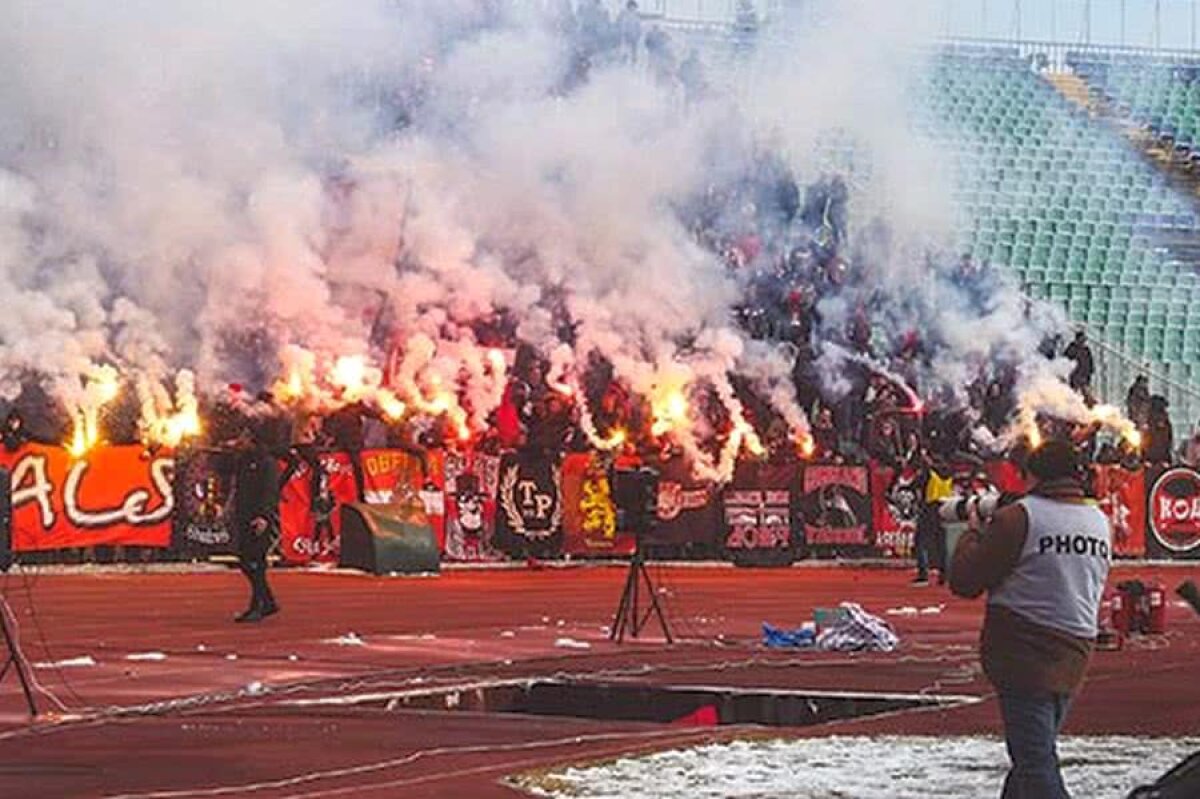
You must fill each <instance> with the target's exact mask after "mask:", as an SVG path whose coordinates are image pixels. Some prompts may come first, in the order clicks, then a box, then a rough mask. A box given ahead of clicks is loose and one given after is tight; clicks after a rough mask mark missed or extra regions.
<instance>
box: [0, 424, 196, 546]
mask: <svg viewBox="0 0 1200 799" xmlns="http://www.w3.org/2000/svg"><path fill="white" fill-rule="evenodd" d="M0 465H2V466H4V468H6V469H8V470H9V472H10V473H11V475H12V549H13V551H14V552H33V551H37V550H48V549H68V548H72V547H93V546H100V545H121V546H144V547H163V548H166V547H169V546H170V545H171V514H172V512H173V511H174V510H175V497H174V490H173V486H172V481H173V479H174V472H175V460H174V457H173V456H171V455H161V454H160V455H156V456H149V455H147V454H146V452H145V450H144V449H143V448H142V447H132V446H131V447H98V448H96V449H94V450H92V451H91V452H89V453H88V454H87V455H85V456H84V457H82V458H78V459H75V458H72V457H71V456H70V454H68V453H67V451H66V450H65V449H63V448H61V447H48V446H44V445H41V444H27V445H25V446H23V447H21V448H20V449H18V450H17V451H15V452H0Z"/></svg>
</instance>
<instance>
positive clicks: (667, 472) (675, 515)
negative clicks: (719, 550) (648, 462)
mask: <svg viewBox="0 0 1200 799" xmlns="http://www.w3.org/2000/svg"><path fill="white" fill-rule="evenodd" d="M656 515H657V519H658V524H657V525H656V526H655V529H654V530H653V531H651V533H650V535H648V536H647V539H646V540H647V541H648V542H649V543H652V544H663V545H667V546H689V545H691V546H709V547H711V546H712V545H714V544H715V543H716V540H717V531H718V530H719V529H720V527H721V506H720V504H719V503H718V501H717V487H716V485H714V484H713V483H711V482H708V481H705V480H698V479H696V478H695V477H694V476H693V474H692V467H691V464H689V463H688V462H687V461H686V460H685V459H684V458H683V457H681V456H676V457H674V458H671V459H670V460H668V461H666V462H665V463H663V464H662V466H661V468H660V471H659V478H658V507H657V514H656Z"/></svg>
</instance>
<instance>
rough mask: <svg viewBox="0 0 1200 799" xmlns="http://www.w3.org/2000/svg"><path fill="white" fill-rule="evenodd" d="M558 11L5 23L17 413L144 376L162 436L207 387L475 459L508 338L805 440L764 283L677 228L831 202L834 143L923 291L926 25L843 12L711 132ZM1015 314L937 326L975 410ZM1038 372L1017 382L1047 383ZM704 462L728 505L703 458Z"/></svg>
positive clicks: (1, 279)
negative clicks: (761, 319) (422, 423)
mask: <svg viewBox="0 0 1200 799" xmlns="http://www.w3.org/2000/svg"><path fill="white" fill-rule="evenodd" d="M544 5H545V4H542V3H533V2H530V3H520V2H516V3H497V2H491V1H490V0H362V2H356V3H351V4H346V3H339V2H333V1H332V0H330V1H328V2H322V1H320V0H317V1H316V2H306V3H301V4H295V3H289V2H284V0H255V2H251V3H245V2H220V1H216V2H204V3H195V2H165V3H164V2H153V0H134V1H133V2H127V3H121V4H115V5H114V4H97V3H90V2H84V1H83V0H79V2H70V0H61V2H55V3H44V2H39V1H38V0H11V2H9V3H7V4H5V6H4V9H3V11H0V76H2V77H0V291H3V292H4V296H5V297H6V298H7V299H8V301H9V308H10V310H9V312H8V313H6V314H4V315H3V316H2V317H0V393H2V394H3V396H4V397H5V398H9V399H11V398H12V397H13V396H14V395H15V394H16V393H17V392H18V391H19V389H20V385H21V381H22V380H23V379H27V378H28V376H29V375H30V374H32V373H36V374H37V375H39V376H40V377H41V378H42V379H43V380H44V381H46V382H48V384H49V385H50V386H51V387H52V388H53V390H54V391H55V392H57V394H58V396H59V397H60V398H62V399H63V400H64V401H65V402H67V403H69V404H71V405H73V406H78V405H79V403H81V402H82V397H83V395H84V394H86V385H87V378H88V375H90V374H92V373H93V372H94V370H95V368H96V367H97V366H98V365H105V364H108V365H114V366H116V367H117V368H118V369H119V370H120V371H121V372H122V374H124V375H127V376H129V377H131V378H132V377H134V376H137V377H136V379H137V380H139V381H141V389H140V395H141V400H142V405H143V407H144V408H145V409H147V410H146V412H145V414H144V415H148V416H149V417H150V419H149V420H144V424H165V423H166V422H164V421H163V420H164V419H166V420H169V419H171V418H173V417H172V416H171V414H172V413H175V412H176V411H178V410H179V409H180V408H184V407H186V408H190V407H192V406H193V404H194V402H193V399H192V395H193V391H192V386H193V382H192V377H191V373H190V372H189V374H188V375H187V376H186V377H185V378H183V379H182V380H181V381H178V382H177V384H176V390H175V392H174V398H172V392H171V391H167V390H166V389H164V388H163V386H164V384H167V383H168V382H169V381H170V380H171V377H170V376H171V374H172V373H174V372H176V371H178V370H180V369H187V370H192V371H194V373H195V384H196V387H197V389H198V390H199V391H201V392H203V391H205V390H209V391H212V390H215V389H216V388H217V387H219V386H220V385H222V384H223V383H225V382H231V381H232V382H239V383H246V384H248V385H250V386H252V387H254V388H261V387H268V386H272V385H274V386H275V388H276V389H277V390H278V391H282V393H283V394H284V396H285V397H287V396H288V395H289V392H292V393H294V394H295V396H294V397H291V398H292V399H295V398H296V397H299V396H303V397H305V398H307V401H308V402H309V403H310V404H316V405H321V404H325V403H336V402H339V401H344V400H352V399H362V398H363V396H362V395H363V394H367V395H370V396H369V398H373V399H374V401H375V402H377V404H380V405H383V406H386V407H385V408H384V410H385V411H387V412H389V413H391V410H389V409H393V410H395V412H396V413H399V412H400V409H401V407H402V406H404V407H406V408H407V409H408V410H414V409H415V410H416V411H417V412H423V413H431V414H433V413H435V414H442V413H445V414H447V415H448V417H449V418H450V420H451V421H452V422H453V423H454V424H455V425H456V426H458V427H460V428H462V427H467V428H471V429H478V428H479V427H481V426H482V425H483V424H484V423H485V421H486V418H487V413H488V411H490V410H491V409H492V408H494V407H495V406H496V405H497V404H498V402H499V400H500V396H501V393H502V391H503V384H504V379H505V374H506V369H507V368H508V366H509V364H506V363H504V361H503V358H502V357H500V356H498V355H497V354H496V353H495V352H494V351H492V350H491V345H490V344H489V343H487V342H483V341H480V340H478V338H479V333H478V331H479V323H480V321H481V320H483V321H493V320H494V321H497V322H499V321H504V320H507V321H509V322H511V323H512V324H513V325H515V332H516V334H517V336H518V337H519V338H520V339H521V340H523V341H525V342H528V343H530V344H532V345H533V346H535V347H536V348H537V349H539V350H540V351H541V352H542V353H543V354H544V355H545V356H546V357H547V358H550V359H551V361H552V363H553V365H554V369H553V370H552V371H553V372H554V375H553V376H554V377H555V378H556V379H559V380H561V381H563V382H564V383H567V384H573V383H575V381H577V380H578V378H579V375H578V374H575V375H572V374H570V371H571V364H572V362H573V363H574V364H575V369H576V370H577V371H578V370H579V369H580V368H581V367H580V366H579V365H580V364H582V363H584V362H585V361H586V359H587V357H588V356H589V354H591V353H598V354H600V355H602V356H604V357H605V358H606V359H607V360H608V361H610V362H611V363H612V364H613V367H614V371H615V373H616V374H617V376H618V377H620V378H622V379H623V380H624V381H626V382H627V383H628V385H629V386H630V387H631V388H632V390H633V391H634V392H636V393H637V394H639V395H642V396H645V397H648V398H651V400H654V399H656V398H663V397H667V396H669V395H672V394H673V392H678V391H685V390H687V389H688V387H689V386H693V385H694V386H701V385H704V386H707V387H708V389H709V390H712V391H713V392H715V393H716V395H717V396H719V397H720V398H721V400H722V402H723V404H724V405H725V406H726V410H727V412H728V414H729V415H730V417H731V418H732V419H734V422H735V430H737V431H738V432H737V435H736V436H735V437H737V438H738V439H739V440H742V439H745V441H746V443H747V444H748V445H755V444H756V441H757V439H756V438H754V437H753V431H752V430H749V431H741V430H740V428H738V425H740V424H744V421H743V420H742V417H741V413H742V411H741V406H740V402H739V400H738V398H737V396H736V394H735V392H734V391H733V390H732V389H731V387H730V384H729V382H728V375H729V374H730V373H731V372H737V373H739V374H742V375H744V376H746V377H747V378H748V379H749V380H750V382H751V384H752V385H753V387H754V388H755V389H757V390H758V391H759V393H760V395H761V396H763V397H764V398H765V399H767V400H768V401H769V403H770V405H771V406H772V407H773V408H774V409H775V410H776V412H778V413H779V414H780V415H782V417H783V418H784V419H785V420H786V421H787V422H788V424H789V426H790V427H791V428H792V430H793V431H794V432H796V433H797V434H802V433H803V431H804V430H805V429H806V422H805V420H804V418H803V414H802V413H801V412H800V410H799V409H798V408H797V407H796V405H795V399H794V396H793V394H794V392H793V390H792V387H791V384H790V360H789V357H788V354H787V353H786V351H781V350H779V349H778V348H776V347H774V346H771V345H767V344H764V343H762V342H749V341H748V340H747V339H746V337H745V335H744V334H742V333H741V332H739V331H738V330H737V328H736V326H735V324H734V322H733V314H732V309H733V307H734V305H735V304H736V302H737V301H738V299H739V297H740V295H741V293H740V288H739V285H738V280H737V279H736V278H735V277H732V276H731V275H730V274H729V272H728V271H727V269H726V267H725V265H724V264H723V263H721V261H720V260H719V259H718V258H717V257H716V256H715V255H714V254H713V253H712V252H711V251H710V250H708V249H706V248H704V247H702V246H701V245H700V244H699V243H697V241H696V240H695V237H694V235H693V234H692V231H689V230H687V229H686V228H685V227H684V224H683V222H682V221H681V217H680V214H679V206H680V204H681V203H683V202H685V201H686V200H687V199H688V198H691V197H695V196H698V195H701V194H703V193H704V191H705V190H706V187H707V186H708V185H709V184H710V183H712V182H713V181H714V179H715V178H718V177H721V176H726V175H729V174H731V173H733V172H735V171H736V170H738V169H739V168H740V167H741V165H742V164H744V162H745V159H746V152H747V150H748V149H751V148H754V147H768V146H769V147H771V148H777V149H779V150H781V151H782V153H783V154H784V155H785V156H786V159H787V162H788V165H789V166H790V167H791V168H792V169H793V170H795V172H796V173H797V175H798V176H799V177H800V178H801V185H802V186H803V185H804V183H805V182H806V181H807V180H808V179H809V178H815V177H818V176H819V175H820V174H821V173H822V171H823V170H825V169H826V168H827V167H828V166H829V163H828V160H827V159H824V158H823V157H820V156H819V151H820V148H819V147H818V144H819V142H821V141H822V140H823V137H825V136H827V135H828V133H829V131H830V130H831V129H835V128H836V129H838V130H840V131H841V132H842V135H844V136H845V137H846V139H847V140H850V141H853V142H855V145H856V147H857V148H858V150H859V151H861V152H862V153H864V154H865V156H867V157H868V158H869V159H870V160H871V163H872V164H873V169H872V172H871V177H870V178H869V179H861V180H857V181H856V182H854V183H853V186H852V197H851V202H852V204H853V205H854V209H855V210H854V213H855V214H859V213H860V211H861V214H862V218H864V219H867V218H872V219H876V218H877V219H881V220H883V221H884V222H886V226H887V227H888V229H890V230H893V231H899V232H901V233H900V235H899V240H898V241H897V242H895V243H894V245H893V246H892V247H891V248H890V249H889V250H888V251H887V253H886V255H880V261H881V263H880V264H879V265H878V267H877V269H876V274H877V275H878V276H879V279H880V281H881V282H882V283H883V284H885V285H893V286H895V285H901V284H905V285H908V286H910V287H911V285H912V284H913V280H914V276H918V275H919V274H920V271H921V269H923V268H924V265H923V261H922V260H921V259H920V258H918V257H915V253H917V252H918V251H921V250H923V249H924V248H926V247H927V246H928V245H929V244H930V242H935V243H936V242H937V241H940V240H944V238H945V233H946V231H947V229H948V227H949V220H951V219H952V214H951V209H950V206H949V191H948V190H947V187H948V185H949V183H948V180H949V178H948V177H947V176H945V175H942V174H941V173H940V172H939V171H938V170H937V169H936V168H935V167H936V166H937V159H936V154H933V153H931V152H930V151H929V150H928V149H927V148H926V147H924V146H923V145H921V144H920V142H919V140H918V139H917V138H914V137H913V136H911V135H910V134H909V133H907V132H906V129H905V126H904V125H903V124H901V123H900V122H899V120H901V119H902V118H905V117H907V116H908V115H909V111H910V110H911V109H910V103H911V98H912V92H911V91H910V90H911V88H912V86H911V80H910V79H911V78H913V77H914V76H916V75H919V74H920V69H921V59H922V56H921V55H920V53H919V48H916V47H915V46H914V45H915V43H916V42H918V41H919V40H920V39H921V37H922V36H923V35H925V34H926V33H928V31H926V30H924V29H923V20H924V19H926V15H923V14H921V13H913V10H914V9H917V8H919V4H918V5H915V6H914V5H911V4H905V3H901V4H891V3H889V4H879V3H869V2H861V3H849V4H840V5H841V6H843V8H842V9H841V10H839V11H838V12H837V13H836V14H835V16H834V18H833V19H832V20H831V21H829V22H828V23H827V24H826V25H824V26H823V27H822V28H821V29H820V30H818V31H814V32H812V33H811V34H809V35H808V36H805V37H803V38H801V39H799V40H797V41H796V42H795V43H793V45H792V46H791V47H790V48H788V49H787V51H786V52H785V53H783V54H782V55H781V54H780V51H779V49H778V48H766V52H764V53H763V54H762V56H761V58H757V59H755V60H752V61H751V62H749V66H748V67H747V71H746V72H745V73H744V74H745V75H748V76H749V77H748V78H743V79H739V80H733V81H728V82H723V81H721V80H713V81H710V83H712V84H713V85H716V86H718V87H719V86H722V85H724V84H725V83H728V84H729V85H728V88H727V89H726V90H716V91H713V92H710V93H709V94H708V95H707V96H706V97H705V98H703V99H700V98H698V97H697V96H694V94H690V93H689V92H688V91H686V88H687V87H685V86H684V85H682V84H681V81H680V80H678V79H677V78H675V77H671V76H669V75H668V76H664V72H663V69H662V64H661V63H659V64H658V65H657V67H656V66H655V65H654V64H651V65H650V66H647V65H646V60H647V58H646V57H645V54H644V53H643V55H642V57H641V58H640V59H639V63H636V64H633V63H627V61H626V59H622V58H620V57H619V56H614V57H605V58H599V59H596V61H595V63H593V64H592V66H591V70H590V73H589V74H588V76H587V79H586V80H580V79H579V75H578V58H577V52H576V50H577V44H578V42H579V41H580V37H581V36H583V34H577V33H572V32H570V31H564V30H563V24H562V17H561V16H560V15H559V14H557V13H547V12H545V11H544V10H543V6H544ZM551 5H553V4H551ZM560 5H561V4H560ZM673 46H674V50H675V53H674V55H675V57H676V58H679V59H681V58H682V57H683V55H684V51H685V50H686V49H687V46H688V45H686V44H685V43H683V42H680V41H675V42H674V43H673ZM716 47H717V48H718V49H721V48H724V47H726V45H717V46H716ZM671 74H674V73H671ZM868 252H869V251H868ZM1005 302H1007V303H1008V305H1004V304H1003V303H1002V307H1003V308H1005V309H1006V310H1005V311H1004V312H1003V315H998V314H999V312H996V313H993V314H992V316H990V317H989V319H991V320H992V322H991V323H989V324H988V326H987V327H986V328H983V327H979V326H977V325H974V324H973V322H971V320H968V319H964V318H961V315H960V309H959V308H958V307H957V306H956V305H954V304H953V303H952V302H951V301H950V300H947V301H946V304H945V306H944V307H942V308H941V311H942V312H943V314H942V315H941V316H939V317H938V318H937V319H936V320H934V321H932V322H929V323H930V324H931V325H932V326H933V327H935V328H936V329H937V330H938V331H940V332H939V335H940V336H941V337H942V338H944V339H945V341H946V345H947V347H949V348H950V351H952V354H950V355H947V356H944V357H943V358H942V360H941V361H940V362H938V364H937V366H936V368H937V369H940V370H942V371H944V373H945V374H944V377H945V378H946V379H947V380H957V379H959V376H958V375H957V373H956V371H955V370H959V369H961V368H962V364H963V363H964V362H966V361H967V360H968V358H969V356H970V357H973V356H974V355H976V354H978V355H983V354H984V353H985V352H989V351H990V352H996V351H997V350H999V349H1003V348H1004V347H1008V346H1010V344H1009V342H1012V340H1013V330H1014V328H1013V326H1012V317H1011V311H1012V309H1011V308H1009V305H1011V303H1012V301H1005ZM932 305H936V303H933V304H932ZM1014 307H1015V306H1014ZM831 309H832V306H831ZM831 309H827V310H831ZM961 313H967V311H965V310H964V311H961ZM564 318H565V319H568V320H570V322H571V323H572V324H573V332H572V335H571V336H570V339H571V340H570V341H568V342H564V341H563V335H562V333H561V330H560V326H561V322H562V320H563V319H564ZM834 321H835V322H836V321H837V320H836V319H835V320H834ZM927 322H928V320H927ZM964 323H965V326H966V327H969V328H970V333H969V334H962V333H960V332H957V331H959V330H960V328H962V327H963V326H964ZM987 331H994V335H993V334H992V333H990V332H987ZM985 335H986V337H987V341H986V342H985V341H984V338H983V337H984V336H985ZM1027 338H1029V341H1025V340H1024V339H1021V340H1020V341H1018V342H1015V343H1011V348H1012V349H1015V350H1018V351H1019V353H1018V354H1019V355H1020V354H1024V353H1031V352H1032V351H1033V347H1034V346H1036V342H1035V341H1034V338H1035V337H1034V336H1033V335H1032V334H1029V335H1028V336H1027ZM564 346H565V347H567V349H566V350H565V351H564V349H563V348H564ZM393 347H398V351H397V352H395V353H393V352H392V349H393ZM347 358H355V359H361V363H359V362H358V361H355V362H354V363H350V362H347V361H346V360H345V359H347ZM347 371H349V372H352V373H353V375H352V377H353V379H355V380H358V379H361V380H362V381H363V382H362V384H361V385H359V386H356V387H354V390H353V391H351V390H349V389H348V387H347V386H346V385H344V383H345V381H346V379H348V378H346V377H345V374H346V373H347ZM339 374H341V375H342V377H339V376H338V375H339ZM384 384H390V386H389V388H387V389H386V391H385V390H384V388H383V387H384ZM380 392H384V393H382V394H381V393H380ZM156 420H157V421H156ZM680 428H681V429H680V430H679V431H678V432H679V435H680V436H681V438H683V439H684V445H685V448H687V449H688V450H689V451H691V452H692V453H693V455H694V456H695V457H696V458H697V459H698V460H701V461H705V463H706V468H707V469H708V470H711V471H715V472H725V471H727V469H726V465H727V464H726V462H727V461H728V460H729V456H728V454H727V453H726V454H725V455H724V456H719V457H718V458H717V460H716V461H714V460H712V457H711V455H705V454H704V453H703V452H702V451H701V447H700V445H699V443H698V441H697V439H696V438H695V436H699V435H702V434H703V433H704V426H703V425H698V426H697V429H696V432H695V434H693V432H692V430H691V428H690V426H689V425H681V426H680ZM603 432H604V431H601V433H603Z"/></svg>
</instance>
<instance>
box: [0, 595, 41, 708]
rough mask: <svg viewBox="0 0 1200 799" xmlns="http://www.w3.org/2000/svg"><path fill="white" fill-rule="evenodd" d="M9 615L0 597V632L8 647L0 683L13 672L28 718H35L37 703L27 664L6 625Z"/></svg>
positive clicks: (15, 639)
mask: <svg viewBox="0 0 1200 799" xmlns="http://www.w3.org/2000/svg"><path fill="white" fill-rule="evenodd" d="M10 613H12V608H11V607H10V606H9V604H8V599H7V598H5V597H4V596H0V630H3V632H4V644H5V646H7V647H8V658H7V659H6V660H5V661H4V665H3V666H2V667H0V682H3V680H4V678H5V676H6V675H7V674H8V670H9V669H12V670H13V671H15V672H16V674H17V681H18V682H20V683H21V691H22V692H23V693H24V694H25V704H26V705H27V706H28V707H29V717H30V718H37V703H36V702H34V700H33V688H32V686H31V684H30V683H31V680H30V677H29V664H28V663H26V662H25V659H24V657H22V655H21V650H20V649H18V648H17V637H16V635H15V634H14V633H13V629H12V627H11V626H10V625H9V623H8V616H9V614H10Z"/></svg>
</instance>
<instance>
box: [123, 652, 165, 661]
mask: <svg viewBox="0 0 1200 799" xmlns="http://www.w3.org/2000/svg"><path fill="white" fill-rule="evenodd" d="M125 659H126V660H147V661H154V660H166V659H167V656H166V655H165V654H164V653H162V652H130V653H129V654H128V655H126V656H125Z"/></svg>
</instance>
